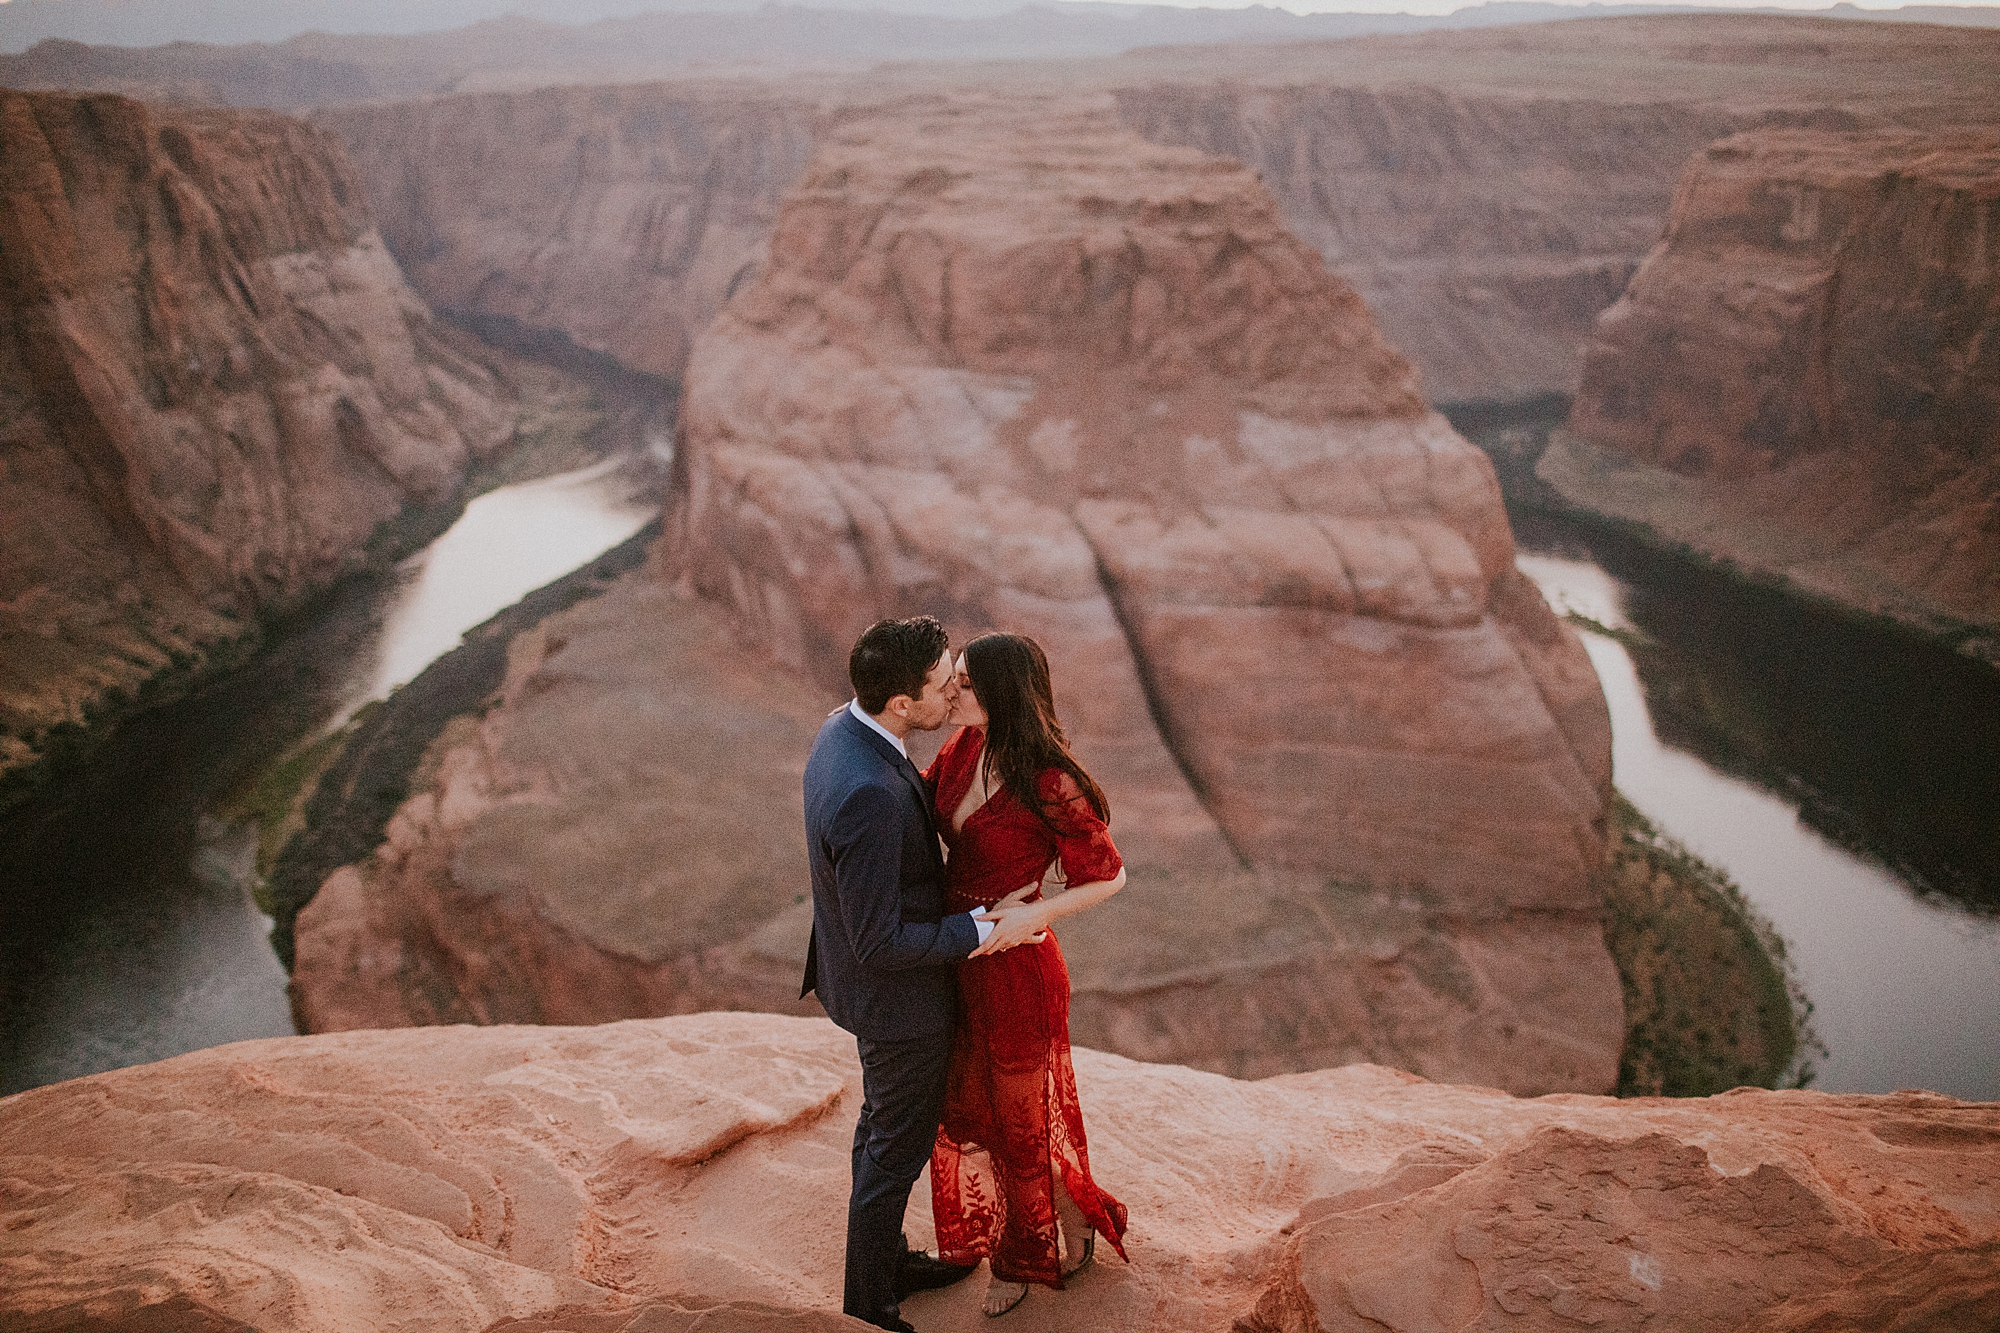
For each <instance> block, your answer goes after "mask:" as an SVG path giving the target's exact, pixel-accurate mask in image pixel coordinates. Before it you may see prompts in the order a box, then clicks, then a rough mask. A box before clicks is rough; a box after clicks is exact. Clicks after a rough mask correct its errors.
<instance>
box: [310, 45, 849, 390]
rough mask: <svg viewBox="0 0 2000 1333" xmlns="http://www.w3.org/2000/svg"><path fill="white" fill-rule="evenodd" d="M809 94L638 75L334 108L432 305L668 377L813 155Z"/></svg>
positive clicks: (385, 225) (753, 254) (334, 119)
mask: <svg viewBox="0 0 2000 1333" xmlns="http://www.w3.org/2000/svg"><path fill="white" fill-rule="evenodd" d="M816 118H817V112H816V109H815V107H814V104H813V103H812V102H810V101H807V100H804V99H801V98H797V97H787V96H784V95H782V94H781V93H778V92H773V91H766V90H764V89H762V88H760V87H759V86H757V85H755V84H746V85H745V86H743V87H729V86H727V85H725V86H722V87H719V88H713V89H704V88H702V87H700V86H696V85H689V86H685V87H677V86H673V85H659V84H647V85H637V86H631V87H612V88H557V89H547V90H543V91H540V92H536V93H504V94H503V93H494V94H485V95H480V96H468V97H454V98H443V99H438V100H435V101H429V102H414V103H399V104H389V105H383V106H358V107H342V108H338V109H335V110H329V111H326V112H323V113H321V115H320V116H319V122H320V123H321V124H323V125H325V126H326V127H327V128H328V129H331V130H333V131H334V132H336V133H338V134H339V135H340V136H341V137H342V138H343V139H344V140H345V142H346V143H347V145H348V149H349V151H350V153H351V154H352V156H353V160H354V162H355V166H356V170H357V171H358V172H359V174H360V177H361V180H362V182H363V184H364V187H365V189H366V191H367V194H368V198H369V200H370V201H371V202H372V203H373V204H374V206H375V208H376V211H377V215H378V216H379V217H380V218H381V225H382V233H383V236H384V237H385V239H386V240H387V242H388V244H389V248H390V249H391V250H392V251H393V252H394V253H395V254H396V256H397V258H398V259H400V260H401V261H402V263H403V266H404V268H405V269H406V270H407V271H408V272H409V274H410V280H411V281H412V282H413V283H414V284H415V285H416V287H417V289H418V290H419V291H421V292H422V293H423V294H424V296H425V298H426V299H427V300H428V301H429V302H430V304H431V306H432V307H433V308H434V309H436V310H438V311H439V312H441V313H443V314H446V315H450V316H452V317H455V318H459V319H463V320H467V321H470V322H473V323H475V324H480V323H482V322H483V323H484V324H486V325H488V326H489V327H490V329H491V331H492V332H493V333H494V334H495V336H500V337H507V336H512V337H516V338H524V339H525V340H527V341H528V342H529V343H531V344H532V343H535V342H537V341H540V342H542V343H543V344H544V345H546V344H547V343H548V342H549V341H550V340H553V341H554V342H555V343H557V344H558V345H560V344H562V343H569V344H573V345H574V346H576V347H578V348H582V349H584V350H585V351H587V352H592V353H597V354H599V355H602V356H607V357H610V358H611V359H613V360H615V361H616V362H618V363H619V364H620V365H622V366H624V367H626V368H627V369H630V370H636V371H639V372H640V373H642V374H645V375H649V376H654V377H657V378H662V379H666V380H671V381H678V380H679V378H680V376H681V373H682V371H683V370H684V369H685V367H686V365H687V359H688V353H689V349H690V348H691V347H692V346H693V342H694V338H695V336H696V335H697V334H699V333H700V332H701V331H702V329H703V328H705V327H707V325H708V322H709V321H710V320H711V319H713V318H714V316H715V312H716V311H717V310H719V309H721V307H722V303H723V301H724V300H725V299H726V298H727V296H728V294H729V292H730V291H731V290H732V289H733V287H734V286H735V285H736V284H738V283H740V282H741V281H743V279H744V278H745V276H746V275H747V273H748V272H750V271H752V270H754V268H755V266H756V264H757V262H758V260H759V258H760V257H761V256H762V254H763V251H764V246H765V244H766V242H767V241H768V240H769V237H770V232H771V227H772V224H773V223H774V222H775V221H776V219H777V215H778V204H779V201H780V200H781V199H783V197H784V194H785V192H786V191H787V190H789V189H790V188H791V186H792V184H793V182H794V181H796V180H797V179H798V175H799V172H800V171H801V170H802V169H803V168H804V166H805V161H806V158H807V157H808V156H809V155H810V154H811V151H812V137H813V129H814V124H815V120H816Z"/></svg>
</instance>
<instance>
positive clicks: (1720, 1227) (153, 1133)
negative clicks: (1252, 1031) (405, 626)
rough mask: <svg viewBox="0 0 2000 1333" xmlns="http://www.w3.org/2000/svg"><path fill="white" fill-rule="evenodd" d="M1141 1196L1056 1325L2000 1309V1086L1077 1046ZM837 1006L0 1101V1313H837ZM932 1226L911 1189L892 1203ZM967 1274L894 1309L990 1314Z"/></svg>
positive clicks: (1983, 1315) (853, 1071) (840, 1134)
mask: <svg viewBox="0 0 2000 1333" xmlns="http://www.w3.org/2000/svg"><path fill="white" fill-rule="evenodd" d="M1076 1073H1077V1083H1078V1087H1079V1091H1080V1093H1081V1097H1082V1103H1083V1107H1084V1116H1085V1120H1086V1123H1087V1125H1088V1128H1089V1134H1090V1149H1091V1165H1092V1168H1093V1170H1094V1172H1095V1173H1096V1176H1097V1178H1098V1179H1099V1180H1100V1181H1101V1182H1102V1183H1103V1184H1104V1185H1105V1187H1106V1188H1107V1189H1110V1190H1111V1191H1112V1192H1114V1193H1115V1194H1116V1195H1117V1196H1118V1197H1119V1198H1120V1200H1122V1201H1123V1202H1124V1203H1125V1204H1126V1205H1127V1207H1128V1208H1129V1209H1130V1210H1131V1223H1130V1229H1129V1231H1128V1233H1127V1237H1126V1246H1127V1249H1128V1251H1129V1253H1130V1255H1131V1259H1132V1261H1131V1263H1130V1264H1123V1263H1119V1262H1118V1261H1117V1259H1116V1257H1115V1256H1106V1257H1100V1259H1099V1261H1098V1263H1097V1265H1096V1267H1095V1268H1094V1269H1093V1270H1092V1271H1090V1272H1088V1273H1086V1274H1084V1275H1082V1276H1081V1277H1079V1278H1077V1279H1076V1280H1074V1281H1072V1282H1071V1283H1070V1284H1069V1286H1068V1289H1067V1290H1065V1291H1062V1292H1052V1291H1047V1290H1040V1289H1038V1290H1035V1291H1032V1292H1030V1293H1029V1295H1028V1303H1027V1307H1026V1308H1025V1309H1023V1310H1021V1311H1019V1312H1017V1313H1016V1314H1015V1315H1014V1316H1013V1317H1014V1319H1016V1320H1025V1321H1027V1322H1026V1323H1025V1324H1024V1325H1023V1326H1024V1327H1029V1328H1041V1329H1050V1330H1070V1329H1091V1330H1096V1329H1147V1330H1152V1331H1153V1333H1180V1331H1181V1330H1187V1331H1188V1333H1195V1331H1196V1330H1200V1331H1201V1333H1212V1331H1213V1330H1216V1329H1224V1328H1231V1327H1234V1328H1236V1329H1239V1330H1244V1331H1245V1333H1275V1331H1276V1330H1284V1331H1285V1333H1318V1331H1319V1330H1328V1331H1329V1333H1331V1331H1332V1330H1359V1329H1363V1328H1367V1329H1391V1330H1395V1331H1396V1333H1434V1331H1435V1333H1444V1330H1459V1329H1465V1328H1501V1327H1513V1326H1520V1327H1528V1328H1554V1327H1567V1326H1571V1325H1588V1326H1593V1327H1600V1328H1613V1329H1628V1328H1639V1327H1662V1328H1676V1329H1695V1328H1699V1329H1715V1330H1726V1331H1729V1333H1737V1331H1739V1330H1740V1331H1741V1333H1750V1331H1751V1330H1757V1331H1759V1333H1762V1331H1764V1330H1781V1331H1793V1333H1803V1331H1804V1330H1811V1329H1817V1330H1827V1329H1886V1328H1893V1329H1896V1330H1899V1331H1900V1333H1962V1331H1963V1330H1968V1329H1976V1328H1992V1327H1994V1326H1995V1325H1996V1322H2000V1209H1997V1208H1996V1202H1995V1201H1996V1200H2000V1131H1996V1129H1995V1126H1996V1124H2000V1107H1996V1106H1994V1105H1991V1104H1986V1105H1978V1104H1969V1103H1964V1102H1956V1101H1953V1100H1951V1099H1950V1098H1945V1097H1938V1096H1934V1095H1932V1094H1928V1093H1898V1094H1896V1095H1894V1096H1888V1097H1861V1096H1828V1095H1824V1094H1819V1093H1809V1092H1778V1093H1770V1092H1758V1091H1751V1090H1739V1091H1737V1092H1734V1093H1729V1094H1725V1095H1722V1096H1718V1097H1711V1098H1702V1099H1679V1100H1660V1099H1639V1100H1629V1101H1615V1100H1612V1099H1609V1098H1597V1097H1576V1096H1567V1097H1550V1098H1543V1099H1540V1100H1534V1101H1521V1100H1516V1099H1514V1098H1511V1097H1508V1096H1506V1095H1504V1094H1502V1093H1498V1092H1495V1091H1493V1090H1491V1089H1483V1088H1459V1087H1450V1086H1445V1085H1439V1084H1432V1083H1425V1082H1423V1081H1422V1080H1418V1079H1413V1078H1412V1077H1411V1076H1409V1075H1407V1074H1400V1073H1397V1072H1395V1071H1392V1070H1387V1069H1380V1068H1374V1067H1369V1066H1356V1067H1352V1068H1348V1069H1338V1070H1325V1071H1321V1072H1317V1073H1311V1074H1298V1075H1292V1076H1288V1077H1285V1078H1279V1079H1267V1080H1263V1081H1260V1082H1255V1083H1245V1082H1236V1081H1232V1080H1230V1079H1226V1078H1221V1077H1218V1076H1216V1075H1214V1074H1206V1073H1201V1072H1198V1071H1195V1070H1189V1069H1183V1068H1174V1067H1169V1066H1161V1065H1146V1064H1136V1063H1133V1062H1132V1061H1128V1060H1123V1059H1120V1058H1118V1057H1116V1056H1110V1055H1104V1054H1100V1053H1098V1052H1095V1051H1089V1050H1079V1051H1078V1052H1077V1054H1076ZM860 1081H861V1075H860V1068H859V1066H858V1064H857V1063H856V1061H855V1058H854V1043H853V1040H852V1039H851V1038H849V1037H847V1036H846V1035H845V1034H844V1033H841V1032H839V1031H837V1030H836V1029H835V1028H834V1027H833V1026H832V1024H830V1023H828V1022H826V1021H825V1020H824V1019H814V1020H808V1019H798V1018H783V1017H778V1016H774V1015H768V1014H702V1015H698V1016H693V1017H685V1018H671V1019H662V1020H654V1021H647V1022H628V1023H619V1024H614V1025H611V1026H607V1027H599V1028H485V1029H465V1028H459V1029H437V1028H433V1029H428V1030H424V1031H406V1032H354V1033H343V1034H339V1035H336V1036H325V1037H292V1038H280V1039H276V1040H268V1041H257V1042H243V1043H238V1044H236V1045H233V1046H226V1047H221V1048H218V1049H215V1050H209V1051H198V1052H195V1053H194V1054H191V1055H184V1056H181V1057H179V1058H177V1059H173V1060H168V1061H163V1062H161V1063H159V1064H153V1065H145V1066H141V1067H138V1068H133V1069H122V1070H118V1071H115V1072H112V1073H108V1074H99V1075H96V1076H93V1077H90V1078H83V1079H76V1080H73V1081H71V1082H67V1083H61V1084H57V1085H54V1086H52V1087H46V1088H38V1089H35V1090H34V1091H31V1092H25V1093H21V1094H19V1095H17V1096H13V1097H9V1098H7V1099H5V1100H4V1101H0V1324H4V1325H5V1326H6V1327H7V1328H9V1329H18V1330H23V1333H39V1331H41V1330H57V1329H84V1328H90V1329H96V1328H118V1329H137V1330H170V1329H171V1330H186V1329H201V1330H223V1329H228V1330H242V1329H249V1328H256V1329H260V1330H263V1331H264V1333H287V1331H288V1330H301V1331H302V1333H303V1331H307V1330H322V1329H330V1328H390V1327H394V1328H400V1329H413V1330H424V1331H425V1333H486V1331H488V1330H490V1331H491V1333H500V1331H501V1330H513V1331H514V1333H530V1331H534V1333H553V1331H554V1330H564V1331H565V1333H641V1331H642V1330H644V1331H647V1333H695V1331H696V1330H701V1331H702V1333H735V1331H737V1330H741V1333H750V1331H751V1330H774V1329H782V1330H794V1331H796V1333H819V1331H820V1330H824V1331H825V1333H835V1330H856V1331H857V1333H858V1331H859V1330H861V1329H862V1328H863V1327H864V1326H863V1325H862V1324H860V1323H859V1322H857V1321H855V1320H852V1319H848V1318H845V1317H844V1316H842V1315H840V1314H838V1313H837V1310H838V1304H839V1292H840V1273H841V1218H842V1216H843V1210H844V1208H845V1201H846V1197H847V1191H848V1175H849V1161H848V1158H849V1146H850V1140H851V1138H852V1133H853V1119H854V1114H855V1108H856V1106H857V1105H858V1103H859V1100H860V1095H861V1089H860ZM906 1229H907V1230H908V1232H909V1234H910V1236H911V1238H912V1239H913V1240H914V1241H916V1242H917V1243H918V1244H929V1243H931V1240H932V1236H931V1231H932V1227H931V1218H930V1210H929V1197H928V1191H924V1190H919V1191H918V1192H917V1193H916V1195H915V1198H914V1201H913V1207H912V1208H911V1211H910V1216H909V1219H908V1221H907V1223H906ZM983 1287H984V1283H983V1281H982V1280H981V1279H979V1278H978V1277H974V1278H973V1279H971V1280H970V1281H967V1282H965V1283H962V1284H960V1285H958V1286H955V1287H950V1288H947V1289H945V1290H943V1291H937V1292H930V1293H925V1294H921V1295H918V1296H914V1297H912V1298H910V1299H909V1300H908V1301H907V1302H906V1303H905V1305H904V1314H905V1316H906V1317H907V1318H908V1319H909V1320H910V1321H911V1322H912V1323H914V1324H915V1325H916V1326H917V1327H919V1328H923V1329H928V1330H940V1331H944V1330H962V1331H965V1333H969V1331H970V1330H972V1329H975V1328H979V1327H982V1326H987V1327H990V1325H989V1324H987V1322H986V1321H984V1320H983V1319H982V1318H981V1317H980V1315H979V1313H978V1311H979V1303H980V1295H981V1291H982V1289H983Z"/></svg>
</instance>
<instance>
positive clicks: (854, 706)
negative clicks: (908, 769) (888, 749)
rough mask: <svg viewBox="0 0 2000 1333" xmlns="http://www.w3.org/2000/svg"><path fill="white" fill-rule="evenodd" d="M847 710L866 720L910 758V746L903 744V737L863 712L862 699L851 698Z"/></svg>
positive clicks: (877, 733) (866, 722) (876, 732)
mask: <svg viewBox="0 0 2000 1333" xmlns="http://www.w3.org/2000/svg"><path fill="white" fill-rule="evenodd" d="M847 711H848V712H850V713H852V714H854V716H856V717H858V718H860V719H861V720H862V722H864V723H865V724H867V725H868V726H871V727H873V728H874V729H875V734H876V735H878V736H880V737H882V738H883V739H884V740H886V741H888V742H889V744H891V745H893V746H895V747H896V753H897V754H899V755H901V756H903V758H905V759H908V758H909V757H910V751H909V749H908V747H906V746H905V745H904V744H903V739H902V737H900V736H898V735H897V734H896V733H895V732H893V731H891V730H889V729H888V728H887V727H885V726H883V725H882V724H881V723H880V722H877V721H876V720H875V719H874V718H872V717H870V716H868V714H866V713H864V712H862V711H861V701H860V700H859V699H849V700H848V701H847Z"/></svg>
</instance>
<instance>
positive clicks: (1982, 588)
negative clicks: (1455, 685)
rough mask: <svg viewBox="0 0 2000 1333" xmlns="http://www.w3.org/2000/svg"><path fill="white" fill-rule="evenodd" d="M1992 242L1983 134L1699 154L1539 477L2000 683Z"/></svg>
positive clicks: (1736, 146)
mask: <svg viewBox="0 0 2000 1333" xmlns="http://www.w3.org/2000/svg"><path fill="white" fill-rule="evenodd" d="M1996 236H2000V138H1996V137H1995V136H1994V134H1993V133H1992V132H1991V131H1990V130H1987V131H1959V132H1937V133H1916V132H1909V131H1904V132H1876V133H1865V134H1864V133H1852V134H1823V133H1812V132H1807V131H1764V132H1759V133H1755V134H1742V135H1737V136H1735V137H1733V138H1729V139H1724V140H1722V141H1721V142H1719V143H1716V144H1714V145H1712V146H1710V147H1709V148H1707V149H1706V150H1705V151H1704V152H1702V153H1700V154H1698V155H1697V156H1696V157H1695V159H1694V160H1693V162H1692V163H1691V164H1690V165H1689V167H1688V169H1687V173H1686V175H1685V176H1684V177H1683V179H1682V181H1681V186H1680V191H1679V193H1678V195H1677V196H1676V198H1675V202H1674V210H1673V216H1672V218H1671V220H1670V221H1669V223H1668V226H1667V230H1666V234H1665V236H1664V237H1662V238H1661V240H1660V243H1659V245H1658V246H1657V247H1656V248H1655V249H1654V251H1653V253H1652V254H1651V255H1650V256H1649V257H1648V258H1647V260H1646V263H1645V265H1644V267H1642V268H1641V269H1640V270H1639V273H1638V275H1637V276H1636V277H1635V278H1634V279H1633V281H1632V285H1631V287H1630V289H1629V290H1627V292H1626V293H1625V295H1624V296H1623V297H1621V298H1620V299H1619V302H1618V304H1617V305H1615V306H1613V307H1612V308H1611V309H1609V310H1607V311H1605V312H1604V314H1603V316H1602V317H1601V318H1600V319H1599V320H1598V324H1597V333H1596V338H1595V340H1594V341H1593V343H1592V344H1591V348H1590V354H1589V358H1588V360H1587V361H1586V363H1585V371H1584V380H1583V389H1582V392H1581V393H1580V395H1579V396H1578V399H1577V402H1576V406H1575V409H1574V411H1573V412H1572V414H1571V417H1570V432H1571V435H1572V436H1573V438H1571V439H1568V440H1559V441H1558V442H1557V443H1556V445H1555V446H1553V447H1552V448H1551V450H1550V452H1549V453H1548V454H1546V455H1545V456H1544V457H1543V460H1542V463H1541V467H1540V474H1541V475H1542V476H1543V477H1544V479H1546V480H1548V481H1549V482H1551V483H1552V484H1553V485H1554V486H1555V487H1556V489H1557V490H1558V491H1559V492H1560V493H1561V494H1562V495H1563V496H1564V497H1565V498H1566V499H1567V500H1569V501H1570V502H1571V503H1574V504H1578V505H1581V506H1583V507H1584V508H1586V509H1591V510H1595V511H1598V512H1602V513H1608V514H1611V515H1614V516H1617V517H1620V518H1626V519H1631V520H1635V521H1638V522H1641V523H1644V524H1646V525H1648V526H1649V527H1651V528H1652V529H1653V530H1654V531H1656V532H1657V533H1659V534H1660V535H1661V536H1663V537H1665V538H1666V539H1668V540H1670V541H1674V542H1679V543H1683V544H1686V545H1688V546H1691V547H1694V548H1695V549H1697V550H1700V551H1703V552H1705V553H1707V554H1709V555H1712V556H1717V557H1721V558H1726V559H1730V560H1733V561H1736V562H1737V563H1738V564H1740V565H1742V566H1744V567H1746V568H1749V569H1752V570H1757V571H1762V572H1766V573H1770V574H1775V575H1778V576H1781V577H1782V578H1784V579H1786V580H1788V581H1789V582H1791V583H1793V584H1795V585H1797V586H1799V587H1802V588H1804V589H1806V590H1808V591H1810V592H1813V593H1817V594H1820V595H1823V596H1826V597H1829V598H1832V599H1833V600H1835V601H1838V602H1842V603H1845V604H1848V605H1854V606H1859V607H1862V608H1864V609H1866V610H1869V611H1874V612H1879V613H1887V614H1890V615H1895V616H1898V617H1901V618H1904V619H1908V620H1912V621H1915V622H1917V623H1920V624H1925V625H1927V626H1929V627H1931V628H1934V629H1943V630H1946V631H1948V632H1952V631H1956V632H1958V633H1959V634H1960V635H1961V637H1963V636H1964V634H1965V632H1966V631H1970V632H1971V634H1972V635H1974V636H1976V637H1977V639H1978V640H1979V641H1980V642H1983V645H1984V646H1983V649H1980V651H1981V652H1982V655H1985V656H1987V657H1989V658H1992V659H1994V660H2000V246H1996V243H1995V240H1994V238H1995V237H1996ZM1975 647H1977V645H1975Z"/></svg>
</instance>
